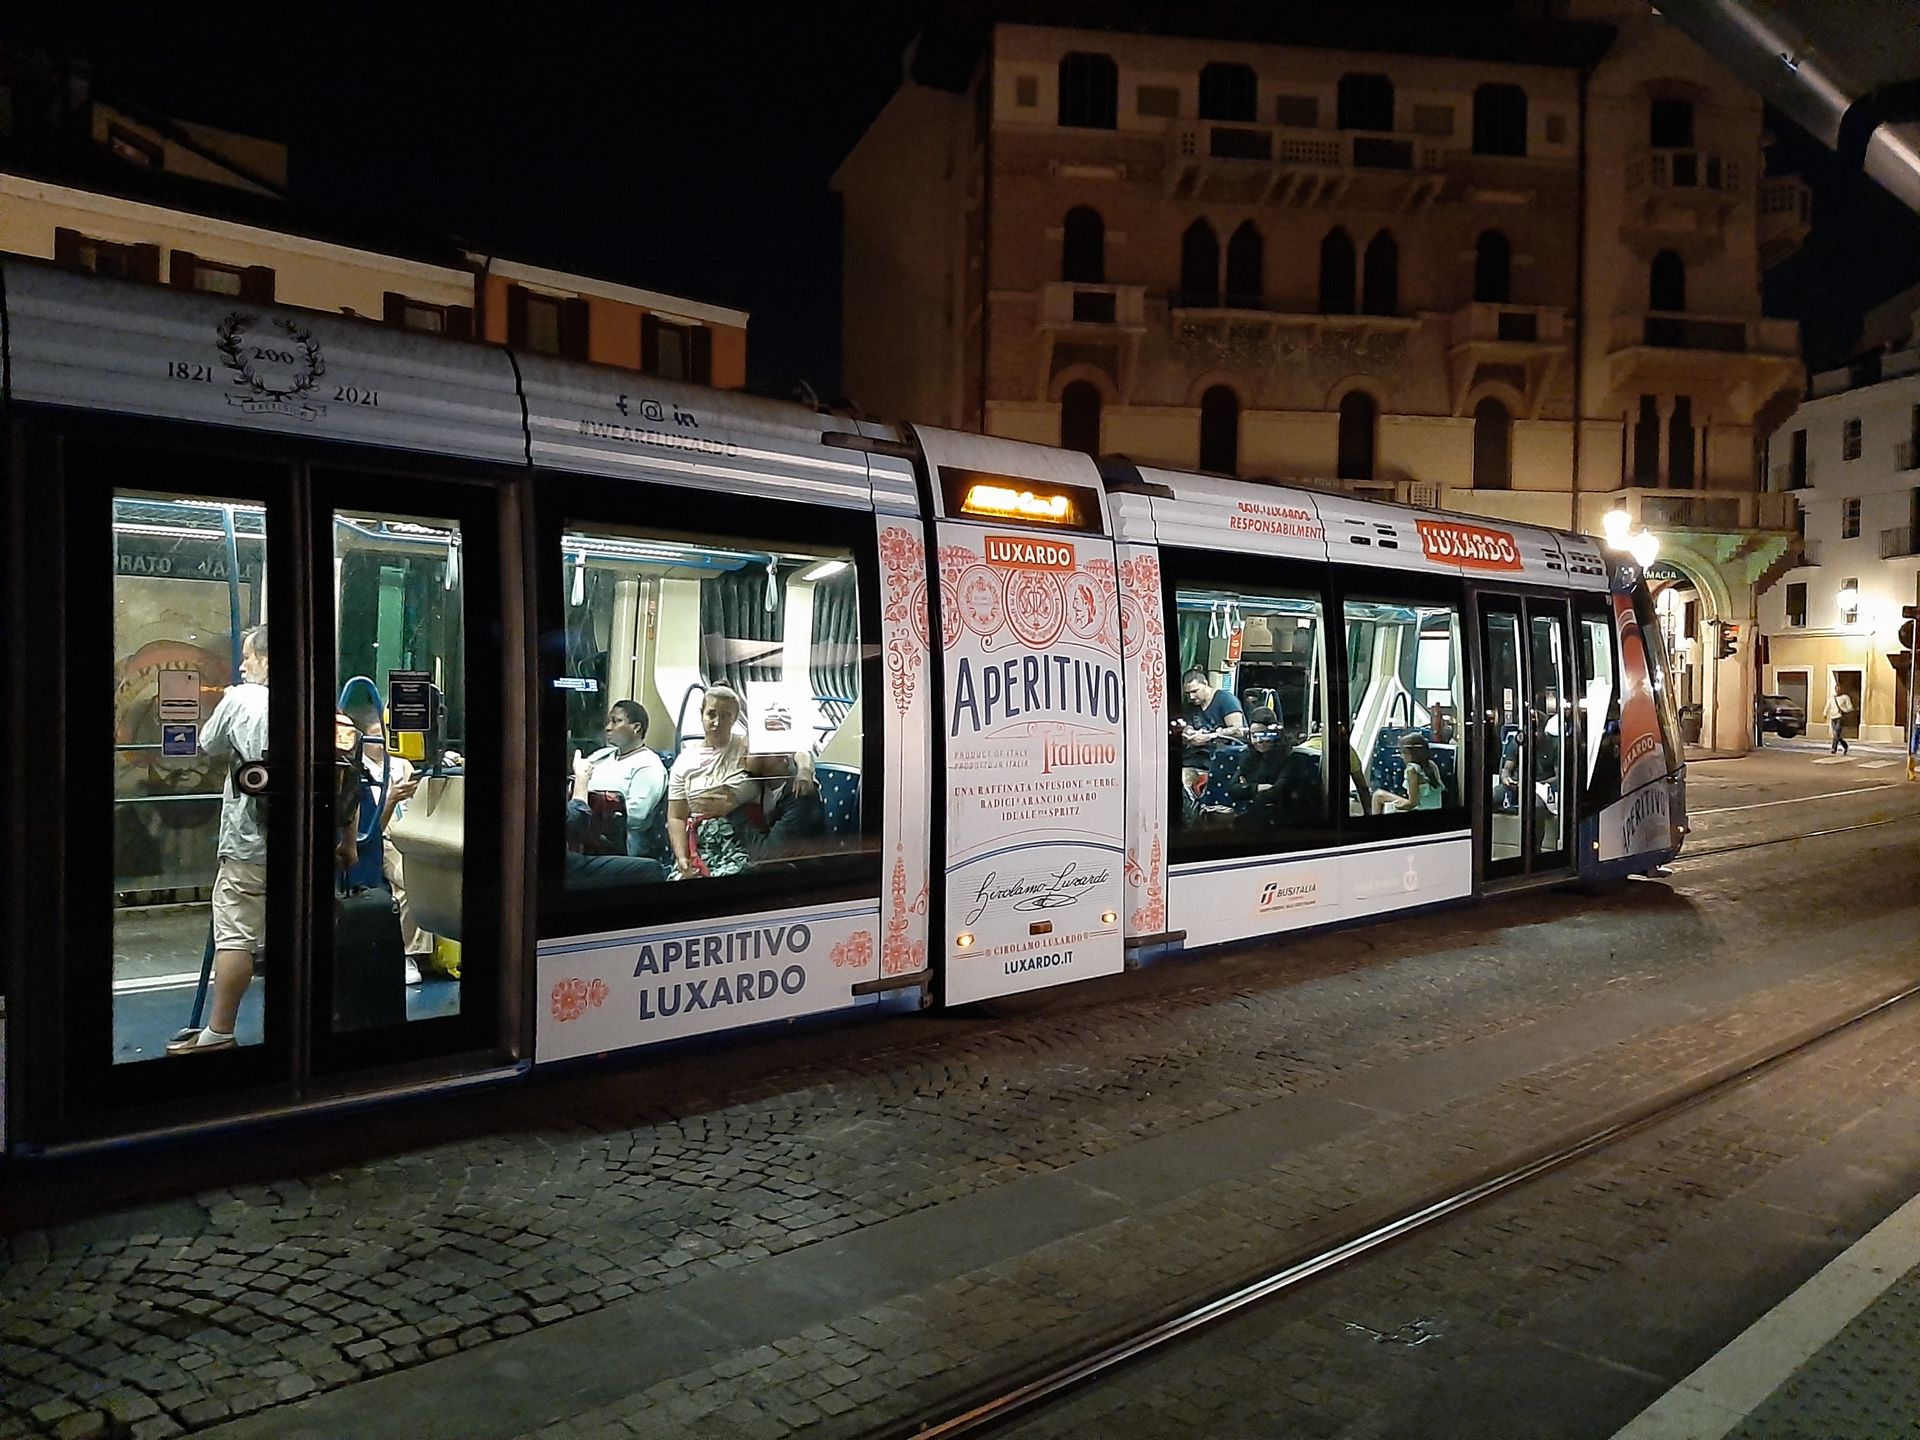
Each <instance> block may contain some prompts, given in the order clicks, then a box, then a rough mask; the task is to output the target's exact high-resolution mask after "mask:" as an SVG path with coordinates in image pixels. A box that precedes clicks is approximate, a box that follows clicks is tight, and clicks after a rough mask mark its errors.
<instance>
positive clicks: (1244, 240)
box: [1227, 220, 1266, 308]
mask: <svg viewBox="0 0 1920 1440" xmlns="http://www.w3.org/2000/svg"><path fill="white" fill-rule="evenodd" d="M1261 249H1262V242H1261V239H1260V227H1259V226H1257V225H1255V224H1254V223H1253V222H1252V221H1251V220H1243V221H1241V222H1240V228H1239V229H1238V230H1235V231H1234V232H1233V238H1232V239H1231V240H1229V241H1227V294H1228V295H1229V296H1230V297H1232V298H1231V300H1230V302H1229V303H1231V304H1235V305H1240V304H1246V303H1248V302H1252V301H1258V300H1259V299H1260V297H1261V296H1262V295H1263V294H1265V293H1266V292H1265V286H1264V284H1263V282H1262V279H1261ZM1248 308H1252V306H1251V305H1249V307H1248Z"/></svg>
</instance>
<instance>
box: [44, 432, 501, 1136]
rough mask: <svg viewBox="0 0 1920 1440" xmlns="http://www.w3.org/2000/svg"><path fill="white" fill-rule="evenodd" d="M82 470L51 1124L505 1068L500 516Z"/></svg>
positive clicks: (70, 507)
mask: <svg viewBox="0 0 1920 1440" xmlns="http://www.w3.org/2000/svg"><path fill="white" fill-rule="evenodd" d="M67 472H68V473H67V477H66V479H67V487H66V488H67V496H68V498H67V500H66V511H65V526H64V528H65V531H66V535H67V545H66V549H65V555H64V570H65V575H64V585H63V589H64V595H65V599H66V604H65V606H64V607H63V608H64V612H65V613H64V617H63V623H64V626H65V645H64V649H65V655H66V661H65V666H66V693H67V699H68V704H67V712H68V715H69V721H68V725H67V728H66V730H65V734H64V764H63V766H62V770H63V772H64V777H65V778H64V788H65V799H66V804H65V806H64V816H65V819H64V821H63V824H64V835H63V836H62V848H63V851H64V854H63V859H62V862H61V868H62V873H63V874H64V879H65V883H64V886H63V887H62V888H63V898H62V910H63V912H64V913H62V914H59V915H56V916H53V917H51V920H52V924H53V927H54V928H52V929H51V930H50V933H52V934H54V935H56V936H57V937H58V938H57V939H56V940H55V941H54V942H53V943H51V944H50V954H49V956H48V966H49V972H50V974H51V975H52V976H53V977H55V979H54V980H53V981H52V982H51V984H50V986H49V989H50V991H51V992H53V993H49V994H48V995H47V997H46V998H47V1000H48V1001H49V1004H48V1005H47V1007H46V1008H45V1009H44V1010H43V1011H42V1012H41V1013H45V1014H50V1015H60V1016H61V1017H63V1018H62V1023H61V1024H60V1026H59V1033H60V1048H61V1051H62V1054H63V1058H64V1066H63V1070H64V1075H65V1086H64V1090H63V1092H62V1094H61V1096H60V1099H59V1102H58V1104H57V1105H56V1106H53V1107H52V1108H53V1109H54V1110H55V1112H56V1114H57V1118H54V1119H52V1120H51V1123H50V1124H49V1125H48V1126H47V1127H46V1128H48V1129H49V1130H50V1131H52V1132H53V1133H54V1134H55V1135H56V1136H57V1135H58V1134H60V1133H63V1132H64V1133H68V1134H72V1133H114V1132H115V1131H117V1130H121V1129H125V1128H135V1127H138V1126H144V1125H146V1124H151V1123H164V1122H166V1121H167V1120H169V1119H173V1118H178V1117H182V1116H185V1117H191V1116H198V1115H206V1114H210V1113H211V1114H219V1113H244V1112H245V1111H247V1110H249V1109H255V1108H260V1107H261V1106H263V1105H270V1104H275V1103H286V1102H287V1101H288V1100H293V1101H298V1100H299V1099H301V1098H304V1097H305V1096H307V1095H309V1094H311V1093H314V1092H316V1091H325V1090H333V1091H340V1090H353V1089H356V1088H366V1087H367V1085H368V1083H369V1080H368V1074H369V1072H379V1071H384V1070H389V1069H392V1068H393V1067H398V1066H406V1067H411V1068H413V1069H414V1070H415V1071H416V1072H417V1071H418V1070H419V1069H420V1068H421V1063H422V1062H423V1061H430V1060H431V1059H432V1058H433V1057H435V1056H448V1055H452V1054H456V1053H467V1052H474V1051H484V1050H487V1049H491V1048H495V1047H497V1045H498V1044H499V1039H500V1037H499V1034H498V1015H499V1012H500V1005H499V995H498V991H499V984H498V977H499V956H500V948H501V947H500V943H499V922H498V919H497V915H496V913H495V909H494V907H495V905H496V904H497V897H498V895H499V893H500V891H501V886H500V884H499V883H498V882H499V873H498V872H499V844H500V841H499V835H498V832H499V831H500V830H501V829H502V828H503V826H502V824H501V819H502V815H503V811H502V779H501V770H502V764H501V762H502V754H503V751H502V743H501V734H502V719H503V717H502V713H501V711H502V705H501V654H500V652H501V646H500V644H499V642H498V639H497V638H496V637H497V632H498V617H499V606H500V598H501V597H500V579H499V554H498V541H497V520H496V512H497V503H498V498H497V493H496V492H495V491H494V490H493V489H491V488H490V487H487V486H483V485H479V484H462V483H456V482H452V481H447V480H442V479H431V478H421V477H414V476H402V475H390V474H372V473H367V472H362V471H357V470H356V471H349V470H345V469H342V470H338V471H332V470H325V469H320V468H313V469H308V468H306V467H297V468H296V467H294V466H291V465H286V464H275V463H263V462H258V461H252V460H239V459H228V458H223V457H216V456H202V455H186V454H183V453H179V452H166V451H160V450H149V449H145V448H140V447H134V446H118V445H115V446H95V445H92V444H87V443H82V442H73V443H72V444H70V446H69V450H68V457H67ZM470 815H472V816H476V817H477V816H486V817H489V821H488V823H486V824H473V825H470V824H469V821H468V818H467V817H468V816H470ZM429 1068H431V1067H429Z"/></svg>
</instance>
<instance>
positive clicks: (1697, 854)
mask: <svg viewBox="0 0 1920 1440" xmlns="http://www.w3.org/2000/svg"><path fill="white" fill-rule="evenodd" d="M1909 820H1920V810H1915V811H1909V812H1908V813H1907V814H1905V815H1886V816H1882V817H1881V818H1879V819H1877V820H1862V821H1859V822H1858V823H1857V824H1853V825H1831V826H1828V827H1827V828H1825V829H1823V830H1802V831H1800V832H1799V833H1798V834H1794V835H1769V836H1765V837H1763V838H1761V839H1758V840H1737V841H1735V842H1733V843H1732V844H1730V845H1714V846H1711V847H1709V848H1707V849H1704V850H1689V851H1687V852H1685V853H1684V854H1681V855H1677V856H1675V857H1674V858H1673V860H1671V861H1669V862H1668V863H1669V864H1671V865H1684V864H1687V863H1689V862H1691V861H1694V860H1705V859H1708V858H1709V857H1711V856H1714V855H1731V854H1732V853H1734V852H1735V851H1736V850H1759V849H1763V848H1765V847H1766V846H1769V845H1792V844H1795V843H1796V842H1798V841H1801V840H1820V839H1824V838H1825V837H1827V836H1829V835H1849V834H1851V833H1853V832H1854V831H1855V830H1872V829H1875V828H1877V827H1879V826H1881V825H1898V824H1901V823H1902V822H1904V821H1909Z"/></svg>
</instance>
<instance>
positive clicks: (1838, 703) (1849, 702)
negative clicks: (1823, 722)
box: [1826, 679, 1853, 755]
mask: <svg viewBox="0 0 1920 1440" xmlns="http://www.w3.org/2000/svg"><path fill="white" fill-rule="evenodd" d="M1852 713H1853V697H1852V696H1850V695H1843V694H1841V693H1840V682H1839V680H1837V679H1836V680H1834V681H1833V689H1832V691H1831V693H1829V694H1828V696H1827V708H1826V717H1827V728H1828V729H1829V730H1830V731H1831V732H1832V733H1833V742H1832V743H1831V744H1830V745H1828V746H1827V753H1828V754H1829V755H1833V754H1836V753H1838V754H1841V755H1850V754H1852V753H1853V752H1852V751H1851V750H1850V749H1849V748H1848V746H1847V716H1849V715H1851V714H1852Z"/></svg>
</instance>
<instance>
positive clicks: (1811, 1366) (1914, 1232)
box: [1615, 1198, 1920, 1440]
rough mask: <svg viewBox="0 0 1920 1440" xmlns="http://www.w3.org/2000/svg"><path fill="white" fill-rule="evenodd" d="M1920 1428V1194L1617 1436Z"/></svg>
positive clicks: (1867, 1437) (1807, 1438) (1711, 1438)
mask: <svg viewBox="0 0 1920 1440" xmlns="http://www.w3.org/2000/svg"><path fill="white" fill-rule="evenodd" d="M1916 1429H1920V1198H1915V1199H1913V1200H1910V1201H1908V1202H1907V1203H1906V1205H1904V1206H1902V1207H1901V1208H1900V1209H1899V1210H1898V1211H1896V1212H1895V1213H1894V1214H1893V1215H1891V1216H1889V1217H1888V1218H1887V1219H1886V1220H1885V1221H1884V1222H1882V1223H1881V1224H1880V1225H1879V1226H1877V1227H1876V1228H1875V1229H1874V1230H1873V1231H1872V1232H1871V1233H1869V1234H1868V1235H1866V1236H1865V1237H1863V1238H1862V1239H1861V1240H1859V1241H1858V1242H1857V1243H1855V1244H1854V1245H1853V1246H1852V1247H1850V1248H1849V1249H1848V1250H1846V1251H1845V1252H1844V1253H1843V1254H1841V1255H1839V1256H1838V1257H1836V1258H1835V1259H1834V1260H1833V1261H1831V1262H1830V1263H1829V1264H1828V1265H1827V1266H1826V1268H1825V1269H1823V1270H1821V1271H1820V1273H1819V1274H1817V1275H1815V1276H1814V1277H1813V1278H1812V1279H1811V1280H1809V1281H1807V1283H1806V1284H1804V1285H1802V1286H1801V1287H1800V1288H1799V1289H1798V1290H1796V1291H1794V1293H1793V1294H1792V1295H1790V1296H1788V1297H1787V1298H1786V1299H1785V1300H1783V1301H1781V1302H1780V1304H1778V1305H1777V1306H1775V1307H1774V1308H1773V1309H1772V1310H1770V1311H1769V1312H1768V1313H1767V1314H1766V1315H1765V1316H1763V1317H1762V1318H1761V1319H1760V1320H1759V1321H1757V1322H1756V1323H1755V1324H1754V1325H1753V1326H1752V1328H1750V1329H1749V1330H1747V1331H1746V1332H1745V1333H1743V1334H1742V1335H1741V1336H1740V1337H1739V1338H1738V1339H1736V1340H1734V1341H1733V1342H1732V1343H1731V1344H1729V1345H1728V1346H1727V1347H1726V1348H1725V1349H1724V1350H1722V1351H1720V1353H1719V1354H1717V1355H1715V1356H1714V1357H1713V1358H1712V1359H1711V1360H1709V1361H1708V1362H1707V1363H1706V1364H1704V1365H1702V1366H1701V1367H1700V1368H1699V1369H1698V1370H1695V1371H1694V1372H1693V1373H1692V1374H1691V1375H1689V1376H1688V1377H1687V1378H1686V1379H1685V1380H1683V1381H1682V1382H1681V1383H1680V1384H1679V1385H1677V1386H1675V1387H1674V1388H1673V1389H1672V1390H1670V1391H1669V1392H1668V1393H1667V1394H1666V1395H1665V1396H1663V1397H1662V1398H1661V1399H1660V1400H1659V1401H1657V1402H1656V1403H1655V1404H1653V1405H1652V1406H1650V1407H1649V1408H1648V1409H1646V1410H1645V1411H1643V1412H1642V1413H1641V1414H1640V1415H1639V1416H1638V1417H1637V1418H1636V1419H1635V1420H1634V1421H1633V1423H1632V1424H1630V1425H1628V1426H1627V1427H1626V1428H1624V1429H1623V1430H1621V1431H1620V1432H1619V1434H1618V1435H1617V1436H1616V1437H1615V1440H1722V1437H1727V1440H1827V1437H1837V1436H1845V1437H1848V1440H1879V1437H1887V1440H1894V1437H1909V1436H1912V1435H1913V1434H1914V1432H1915V1430H1916Z"/></svg>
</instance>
